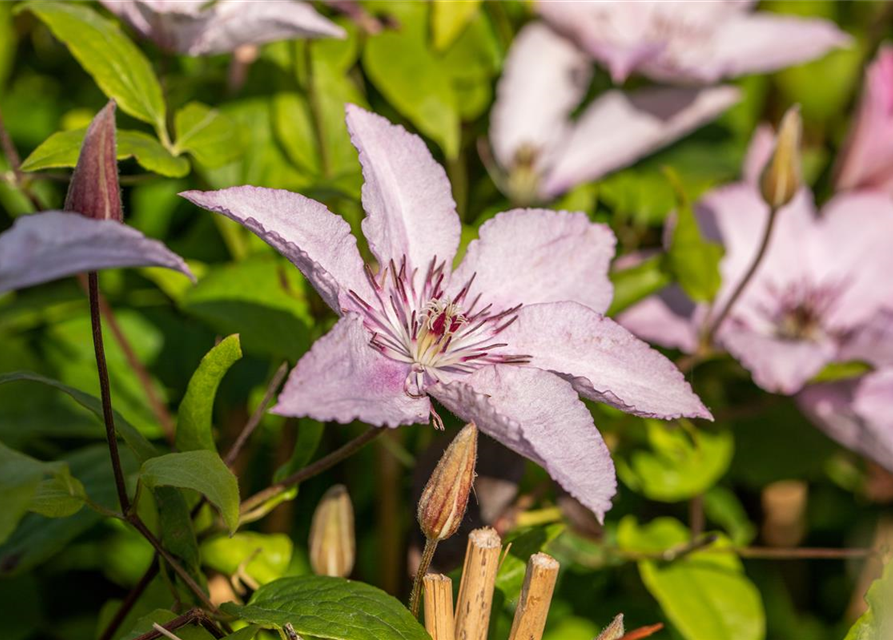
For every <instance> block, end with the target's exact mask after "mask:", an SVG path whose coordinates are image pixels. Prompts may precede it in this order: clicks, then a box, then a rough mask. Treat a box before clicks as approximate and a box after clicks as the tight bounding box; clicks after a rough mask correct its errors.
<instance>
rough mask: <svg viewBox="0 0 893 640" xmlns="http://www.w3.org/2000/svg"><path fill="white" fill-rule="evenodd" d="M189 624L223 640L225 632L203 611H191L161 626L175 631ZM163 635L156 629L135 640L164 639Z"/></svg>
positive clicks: (166, 629)
mask: <svg viewBox="0 0 893 640" xmlns="http://www.w3.org/2000/svg"><path fill="white" fill-rule="evenodd" d="M187 624H197V625H199V626H201V627H203V628H204V629H205V630H206V631H208V632H209V633H210V634H211V635H212V636H214V637H215V638H222V637H223V636H224V634H223V632H222V631H221V630H220V629H219V628H218V627H217V625H216V624H214V621H213V620H211V619H210V618H209V617H208V614H206V613H205V612H204V611H202V610H201V609H190V610H189V611H187V612H186V613H184V614H183V615H182V616H179V617H177V618H174V619H173V620H171V621H170V622H168V623H166V624H162V625H159V626H160V627H161V628H162V629H164V630H165V631H175V630H176V629H180V628H182V627H185V626H186V625H187ZM163 637H164V636H163V634H162V633H161V632H159V631H157V630H155V629H153V630H152V631H148V632H146V633H144V634H143V635H141V636H137V637H136V638H134V640H157V639H158V638H163Z"/></svg>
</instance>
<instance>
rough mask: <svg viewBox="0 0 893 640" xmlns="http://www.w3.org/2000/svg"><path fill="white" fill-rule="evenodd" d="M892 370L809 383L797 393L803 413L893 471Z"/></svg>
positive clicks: (837, 437)
mask: <svg viewBox="0 0 893 640" xmlns="http://www.w3.org/2000/svg"><path fill="white" fill-rule="evenodd" d="M891 403H893V377H891V370H889V369H887V370H882V371H879V372H877V373H873V374H869V375H867V376H864V377H863V378H859V379H853V380H843V381H840V382H832V383H824V384H814V385H809V386H808V387H806V388H805V389H804V390H803V391H801V392H800V393H799V394H798V395H797V404H798V405H799V406H800V409H801V410H802V411H803V413H804V414H806V416H807V417H808V418H809V419H810V420H811V421H812V422H813V424H815V425H816V426H817V427H819V428H820V429H821V430H822V431H824V432H825V433H826V434H827V435H828V436H829V437H831V438H833V439H834V440H836V441H837V442H839V443H840V444H842V445H843V446H845V447H846V448H848V449H851V450H853V451H855V452H857V453H860V454H862V455H863V456H865V457H866V458H870V459H872V460H874V461H875V462H877V463H878V464H880V465H881V466H883V467H885V468H886V469H888V470H890V471H893V422H891V419H890V416H891V412H890V406H891Z"/></svg>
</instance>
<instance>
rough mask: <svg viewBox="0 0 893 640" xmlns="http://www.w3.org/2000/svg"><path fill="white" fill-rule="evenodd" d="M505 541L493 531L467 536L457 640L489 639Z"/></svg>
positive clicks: (457, 613) (477, 531) (489, 529)
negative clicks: (500, 558) (497, 576)
mask: <svg viewBox="0 0 893 640" xmlns="http://www.w3.org/2000/svg"><path fill="white" fill-rule="evenodd" d="M501 550H502V539H501V538H500V537H499V534H498V533H496V531H495V530H494V529H491V528H489V527H484V528H483V529H475V530H474V531H472V532H471V533H470V534H469V535H468V548H467V549H466V551H465V565H464V566H463V567H462V582H460V583H459V598H458V600H457V607H456V640H487V630H488V628H489V626H490V608H491V607H492V605H493V588H494V587H495V585H496V570H497V569H498V568H499V555H500V551H501Z"/></svg>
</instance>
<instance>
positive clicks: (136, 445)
mask: <svg viewBox="0 0 893 640" xmlns="http://www.w3.org/2000/svg"><path fill="white" fill-rule="evenodd" d="M22 380H26V381H30V382H39V383H41V384H45V385H47V386H49V387H53V388H55V389H58V390H59V391H62V392H64V393H67V394H68V395H69V396H71V398H72V399H73V400H74V401H75V402H77V403H78V404H79V405H81V406H82V407H84V408H85V409H87V410H89V411H90V412H92V413H93V414H94V415H95V416H96V417H97V418H99V419H100V420H102V405H101V404H100V402H99V400H98V399H97V398H94V397H93V396H91V395H89V394H86V393H84V392H83V391H78V390H77V389H74V388H72V387H69V386H67V385H64V384H62V383H61V382H58V381H57V380H52V379H50V378H46V377H44V376H42V375H40V374H37V373H32V372H30V371H13V372H12V373H5V374H2V375H0V385H3V384H7V383H10V382H19V381H22ZM114 417H115V430H116V431H117V433H118V435H119V436H120V437H121V438H123V439H124V442H126V443H127V445H128V446H129V447H130V448H131V449H132V450H133V452H134V453H135V454H136V456H137V458H138V459H139V460H140V461H144V460H148V459H149V458H152V457H153V456H156V455H158V451H157V450H156V449H155V447H154V446H153V445H152V443H150V442H149V441H148V440H146V439H145V438H144V437H143V435H142V434H141V433H140V432H139V431H137V430H136V429H135V428H134V427H133V426H132V425H131V424H130V423H129V422H127V421H126V420H125V419H124V418H123V417H122V416H121V414H119V413H118V412H117V411H115V412H114Z"/></svg>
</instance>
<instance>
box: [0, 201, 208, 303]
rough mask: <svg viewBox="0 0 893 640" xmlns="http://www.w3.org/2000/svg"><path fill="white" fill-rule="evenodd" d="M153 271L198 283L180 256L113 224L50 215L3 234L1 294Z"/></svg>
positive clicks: (0, 239)
mask: <svg viewBox="0 0 893 640" xmlns="http://www.w3.org/2000/svg"><path fill="white" fill-rule="evenodd" d="M149 266H154V267H167V268H168V269H173V270H175V271H179V272H180V273H182V274H184V275H186V276H188V277H189V278H191V279H192V280H195V277H194V276H193V275H192V272H191V271H190V270H189V267H187V266H186V263H185V262H184V261H183V259H182V258H181V257H180V256H178V255H177V254H175V253H173V252H172V251H170V250H169V249H168V248H167V247H165V246H164V245H163V244H162V243H160V242H158V241H157V240H152V239H150V238H147V237H145V236H144V235H143V234H141V233H140V232H139V231H137V230H136V229H134V228H132V227H128V226H127V225H124V224H121V223H120V222H116V221H114V220H95V219H93V218H85V217H84V216H82V215H78V214H76V213H66V212H62V211H45V212H43V213H35V214H33V215H28V216H23V217H21V218H18V219H17V220H16V221H15V223H13V225H12V228H11V229H9V230H7V231H6V232H4V233H3V234H0V292H3V291H10V290H12V289H21V288H22V287H29V286H32V285H35V284H40V283H42V282H48V281H50V280H56V279H58V278H64V277H65V276H71V275H74V274H77V273H84V272H86V271H99V270H100V269H114V268H118V267H149Z"/></svg>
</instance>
